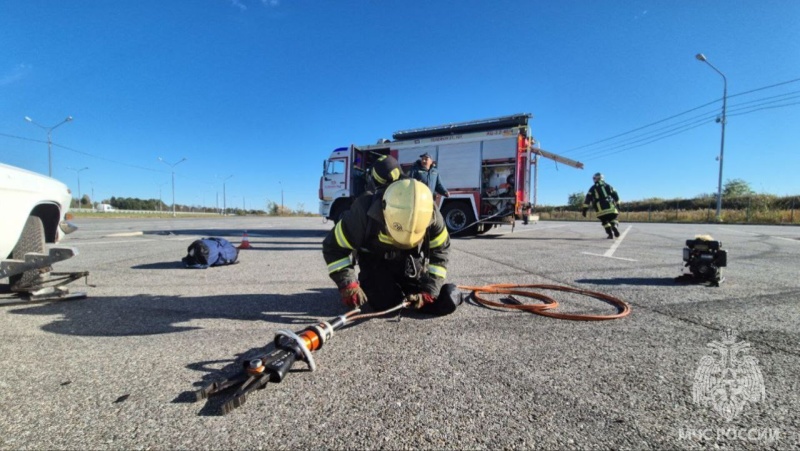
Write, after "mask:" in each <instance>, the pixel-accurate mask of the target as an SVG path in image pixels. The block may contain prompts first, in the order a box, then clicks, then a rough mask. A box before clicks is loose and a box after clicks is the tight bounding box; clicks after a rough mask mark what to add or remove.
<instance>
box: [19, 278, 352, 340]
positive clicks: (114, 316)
mask: <svg viewBox="0 0 800 451" xmlns="http://www.w3.org/2000/svg"><path fill="white" fill-rule="evenodd" d="M178 264H180V263H178ZM338 299H339V293H337V292H336V290H335V288H318V289H311V290H309V291H308V292H304V293H301V294H291V295H279V294H268V293H266V294H259V295H255V294H248V295H241V294H237V295H223V296H203V297H189V296H151V295H146V294H140V295H134V296H121V297H108V296H97V297H89V298H86V299H81V300H74V301H56V302H50V303H46V304H31V305H30V306H29V305H25V307H23V308H14V309H13V310H9V313H10V314H16V315H44V316H56V317H57V318H58V319H57V320H54V321H52V322H50V323H48V324H45V325H44V326H42V330H44V331H47V332H52V333H56V334H62V335H75V336H90V337H118V336H136V335H157V334H169V333H175V332H183V331H187V330H194V329H200V328H202V327H200V326H188V325H179V324H182V323H186V322H191V321H193V320H203V319H210V320H216V319H231V320H237V321H264V322H270V323H278V324H290V325H291V324H297V325H307V324H310V323H314V322H316V321H318V320H319V319H320V318H328V317H333V316H336V315H340V314H342V306H341V304H340V303H339V302H338ZM273 312H281V313H273Z"/></svg>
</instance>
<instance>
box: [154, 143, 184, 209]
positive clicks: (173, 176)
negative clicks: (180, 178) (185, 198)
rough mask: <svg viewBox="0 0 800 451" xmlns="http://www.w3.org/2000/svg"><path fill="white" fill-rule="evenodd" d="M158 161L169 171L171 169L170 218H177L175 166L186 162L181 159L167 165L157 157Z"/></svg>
mask: <svg viewBox="0 0 800 451" xmlns="http://www.w3.org/2000/svg"><path fill="white" fill-rule="evenodd" d="M158 161H160V162H162V163H164V164H166V165H167V166H169V167H170V169H172V217H173V218H174V217H175V216H177V213H175V166H177V165H179V164H180V163H183V162H184V161H186V158H181V160H180V161H179V162H177V163H175V164H169V163H167V162H166V161H164V159H163V158H161V157H158Z"/></svg>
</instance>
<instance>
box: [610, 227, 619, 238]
mask: <svg viewBox="0 0 800 451" xmlns="http://www.w3.org/2000/svg"><path fill="white" fill-rule="evenodd" d="M611 230H612V231H613V232H614V236H619V229H618V228H617V225H616V224H615V225H612V226H611Z"/></svg>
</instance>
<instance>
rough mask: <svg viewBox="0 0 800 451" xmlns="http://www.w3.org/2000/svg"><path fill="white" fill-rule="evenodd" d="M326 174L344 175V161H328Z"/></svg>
mask: <svg viewBox="0 0 800 451" xmlns="http://www.w3.org/2000/svg"><path fill="white" fill-rule="evenodd" d="M325 174H344V160H328V167H327V168H326V169H325Z"/></svg>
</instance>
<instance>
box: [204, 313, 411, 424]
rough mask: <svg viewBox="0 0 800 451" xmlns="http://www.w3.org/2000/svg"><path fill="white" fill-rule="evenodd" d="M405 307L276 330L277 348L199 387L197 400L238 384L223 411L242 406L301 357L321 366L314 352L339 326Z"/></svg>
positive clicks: (223, 406)
mask: <svg viewBox="0 0 800 451" xmlns="http://www.w3.org/2000/svg"><path fill="white" fill-rule="evenodd" d="M405 307H408V302H403V303H401V304H399V305H397V306H396V307H393V308H391V309H389V310H385V311H382V312H378V313H370V314H364V313H360V312H361V311H360V310H359V309H354V310H351V311H349V312H347V313H345V314H344V315H341V316H337V317H336V318H333V319H331V320H328V321H323V322H321V323H319V324H315V325H313V326H309V327H307V328H305V329H303V330H302V331H300V332H297V333H295V332H292V331H290V330H285V329H283V330H279V331H278V332H277V333H276V334H275V341H274V344H275V349H274V350H272V351H270V352H268V353H266V354H264V355H260V356H257V357H255V358H251V359H249V360H245V361H243V362H242V368H241V372H240V373H238V374H237V375H235V376H234V377H232V378H229V379H223V380H220V381H214V382H211V383H210V384H208V385H206V386H204V387H203V388H201V389H199V390H197V391H195V392H194V395H195V401H200V400H202V399H206V398H208V397H210V396H212V395H214V394H217V393H220V392H223V391H228V390H233V388H234V387H238V388H236V390H235V391H234V393H233V394H232V395H231V396H230V397H229V398H228V399H227V400H226V401H225V402H224V403H223V404H222V414H223V415H225V414H227V413H229V412H231V411H232V410H234V409H236V408H237V407H240V406H242V405H243V404H244V403H245V401H246V400H247V395H248V394H249V393H250V392H252V391H254V390H258V389H262V388H265V387H266V385H267V384H268V383H269V382H275V383H277V382H281V381H282V380H283V378H284V377H285V376H286V373H288V372H289V369H290V368H291V367H292V365H293V364H294V363H295V362H296V361H298V360H300V361H303V362H305V363H306V364H307V365H308V368H309V369H310V370H311V371H314V370H316V368H317V366H316V364H315V362H314V357H313V356H312V354H311V353H312V352H313V351H316V350H318V349H320V348H322V346H323V345H324V344H325V343H327V342H328V340H330V339H331V338H333V332H334V331H335V330H338V329H341V328H343V327H345V326H347V325H349V324H352V323H353V322H355V321H359V320H362V319H367V318H372V317H375V316H381V315H385V314H388V313H391V312H394V311H396V310H400V309H402V308H405Z"/></svg>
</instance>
